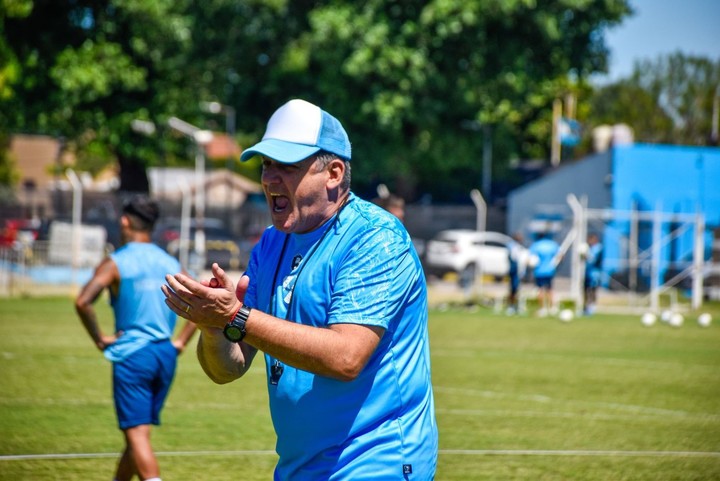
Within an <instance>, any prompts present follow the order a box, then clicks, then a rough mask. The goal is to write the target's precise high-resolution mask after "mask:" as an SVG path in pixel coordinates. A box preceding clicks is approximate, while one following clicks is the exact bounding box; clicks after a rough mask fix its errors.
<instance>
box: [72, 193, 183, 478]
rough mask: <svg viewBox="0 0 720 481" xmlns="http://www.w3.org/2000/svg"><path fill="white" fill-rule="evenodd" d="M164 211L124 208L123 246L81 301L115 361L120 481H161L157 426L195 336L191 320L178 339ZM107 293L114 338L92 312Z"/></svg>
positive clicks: (99, 342)
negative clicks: (158, 225) (161, 223)
mask: <svg viewBox="0 0 720 481" xmlns="http://www.w3.org/2000/svg"><path fill="white" fill-rule="evenodd" d="M159 212H160V211H159V208H158V206H157V204H156V203H155V202H154V201H152V200H150V199H149V198H147V197H146V196H143V195H139V196H135V197H133V198H131V199H130V200H129V201H128V202H126V203H125V205H124V207H123V212H122V216H121V217H120V232H121V236H122V241H123V245H122V247H120V248H119V249H118V250H117V251H115V252H114V253H113V254H111V255H110V256H108V257H107V258H105V259H104V260H103V261H102V262H101V263H100V264H99V265H98V267H97V268H96V269H95V273H94V274H93V277H92V279H90V281H88V283H87V284H86V285H85V286H84V287H83V289H82V290H81V292H80V294H79V295H78V297H77V299H76V300H75V309H76V311H77V313H78V315H79V316H80V319H81V320H82V323H83V325H84V326H85V329H86V330H87V332H88V334H90V337H91V338H92V340H93V341H94V342H95V345H96V346H97V347H98V349H100V350H101V351H103V353H104V354H105V357H106V358H107V359H108V360H110V361H112V363H113V397H114V400H115V411H116V413H117V418H118V424H119V426H120V429H121V430H122V432H123V435H124V436H125V450H124V451H123V454H122V456H121V457H120V461H119V462H118V466H117V471H116V473H115V479H116V480H117V481H129V480H130V479H132V478H133V477H134V476H135V475H137V476H139V477H140V479H142V480H145V481H152V480H154V481H159V480H160V467H159V465H158V462H157V459H156V457H155V453H154V451H153V448H152V445H151V444H150V427H151V425H152V424H160V411H161V410H162V407H163V404H164V403H165V399H166V397H167V395H168V392H169V390H170V386H171V384H172V381H173V377H174V375H175V367H176V364H177V356H178V354H179V353H180V352H182V351H183V349H184V348H185V346H186V345H187V343H188V342H189V341H190V339H191V337H192V335H193V333H194V332H195V325H194V324H193V323H192V322H188V323H186V324H185V326H184V327H183V329H182V330H181V332H180V333H179V335H178V337H177V339H176V340H175V341H172V340H171V338H172V336H173V331H174V329H175V321H176V320H177V316H176V315H175V314H174V313H173V312H171V311H170V310H169V309H168V308H167V306H166V305H165V302H164V301H165V298H164V296H163V293H162V291H161V289H160V287H161V286H162V284H163V283H164V281H165V275H166V274H169V273H172V274H174V273H177V272H180V271H181V267H180V263H179V262H178V261H177V259H175V258H174V257H172V256H170V255H169V254H168V253H167V252H165V251H164V250H162V249H161V248H160V247H158V246H156V245H154V244H152V243H151V241H150V235H151V233H152V230H153V226H154V224H155V222H156V221H157V219H158V216H159ZM106 288H107V289H108V290H109V292H110V302H111V304H112V308H113V311H114V313H115V330H114V332H113V334H110V335H106V334H103V332H102V330H101V329H100V325H99V324H98V321H97V315H96V313H95V309H94V308H93V303H94V302H95V301H97V300H98V299H99V297H100V294H101V293H102V292H103V291H104V290H105V289H106Z"/></svg>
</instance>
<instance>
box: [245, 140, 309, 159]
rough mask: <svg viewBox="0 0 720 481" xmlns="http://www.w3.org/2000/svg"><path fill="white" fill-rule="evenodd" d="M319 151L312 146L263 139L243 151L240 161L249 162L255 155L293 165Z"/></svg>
mask: <svg viewBox="0 0 720 481" xmlns="http://www.w3.org/2000/svg"><path fill="white" fill-rule="evenodd" d="M319 151H320V147H316V146H314V145H303V144H295V143H293V142H285V141H284V140H277V139H265V140H263V141H261V142H259V143H257V144H255V145H253V146H252V147H250V148H249V149H246V150H244V151H243V153H242V155H241V156H240V160H242V161H243V162H244V161H246V160H250V159H251V158H253V157H254V156H256V155H264V156H265V157H269V158H271V159H273V160H276V161H278V162H281V163H283V164H294V163H295V162H300V161H301V160H305V159H307V158H308V157H310V156H311V155H314V154H316V153H317V152H319Z"/></svg>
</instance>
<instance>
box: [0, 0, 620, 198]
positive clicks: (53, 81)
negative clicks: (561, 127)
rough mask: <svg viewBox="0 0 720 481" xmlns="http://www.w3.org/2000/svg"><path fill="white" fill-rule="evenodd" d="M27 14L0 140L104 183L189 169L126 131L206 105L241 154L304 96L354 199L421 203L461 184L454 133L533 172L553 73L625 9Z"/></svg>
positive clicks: (510, 1)
mask: <svg viewBox="0 0 720 481" xmlns="http://www.w3.org/2000/svg"><path fill="white" fill-rule="evenodd" d="M6 1H7V0H6ZM31 4H32V6H33V8H32V11H31V12H30V13H29V14H27V15H25V16H22V17H20V16H19V17H18V18H10V17H8V18H5V19H4V20H5V21H4V24H5V32H4V33H5V36H6V38H7V40H8V42H7V44H6V45H10V46H12V51H9V50H8V51H7V52H3V50H2V48H0V59H2V57H3V56H4V57H7V58H10V57H11V56H12V57H13V58H15V59H16V61H12V62H9V61H6V62H3V63H0V72H5V73H4V74H0V92H3V91H5V92H12V95H11V94H9V93H6V94H5V98H4V99H0V103H2V105H0V107H2V109H0V111H1V112H2V113H1V114H0V125H4V126H7V128H9V129H10V130H22V131H28V132H37V133H46V134H56V135H62V136H64V137H66V138H67V139H68V140H69V144H72V145H75V146H76V148H77V150H78V153H79V155H80V156H81V157H83V156H85V157H87V155H91V154H87V155H86V154H84V152H85V151H86V150H91V151H93V152H106V155H107V159H106V161H117V162H119V163H120V166H121V168H122V167H123V166H126V165H131V164H134V163H135V164H137V163H141V164H144V165H158V164H161V163H164V164H166V165H171V164H176V163H178V162H181V161H184V162H190V161H191V160H190V159H191V156H189V155H187V149H186V147H187V141H186V140H180V139H178V138H177V137H174V136H172V135H171V134H170V133H169V132H167V131H165V130H166V129H162V128H161V129H160V130H159V131H158V135H157V137H156V138H155V139H152V140H147V139H146V140H141V139H140V138H139V135H138V134H136V133H133V132H132V131H131V129H130V122H131V121H132V120H133V119H135V118H138V119H145V120H151V121H153V122H155V123H156V124H157V125H158V126H160V127H162V126H165V125H166V121H167V119H168V118H169V117H170V116H177V117H180V118H182V119H183V120H186V121H188V122H190V123H193V124H195V125H200V126H203V127H205V126H208V127H210V128H218V127H219V126H218V121H217V119H214V118H213V117H212V116H210V115H208V114H206V113H203V112H202V111H201V110H200V109H199V102H200V101H210V100H217V101H220V102H221V103H223V104H226V105H230V106H233V107H234V108H235V109H236V111H237V112H238V113H239V116H238V119H237V127H238V131H240V132H244V133H245V135H246V137H245V138H247V136H248V135H249V136H252V137H254V139H257V138H258V137H259V136H260V135H261V133H262V130H263V128H264V126H265V122H266V120H267V118H268V116H269V115H270V113H271V112H272V111H273V110H274V109H275V108H276V107H277V106H279V105H280V104H281V103H283V102H284V101H286V100H288V99H289V98H292V97H304V98H307V99H308V100H310V101H314V102H315V103H317V104H319V105H321V106H323V107H324V108H326V109H327V110H328V111H330V112H332V113H333V114H334V115H336V116H337V117H338V118H340V119H341V120H342V121H343V123H344V124H345V125H346V127H347V129H348V130H349V132H350V134H351V139H352V141H353V147H354V152H355V154H354V156H355V157H356V159H359V160H360V161H359V162H357V163H356V164H355V165H354V184H355V186H356V189H358V190H359V191H368V190H369V189H372V188H373V187H374V184H376V183H377V182H384V183H387V184H389V185H390V186H391V188H394V190H398V189H400V190H402V192H401V193H402V194H403V195H405V196H406V197H408V198H413V197H416V196H419V195H420V194H422V193H426V192H427V193H431V194H432V195H433V196H434V197H435V198H436V199H437V200H449V199H450V198H452V197H453V196H455V195H457V192H463V195H464V196H467V193H468V192H469V191H470V190H471V189H472V188H474V187H476V186H477V185H478V181H479V179H480V170H481V169H480V162H478V159H479V157H480V155H481V154H480V153H481V152H482V140H481V139H479V138H478V136H477V135H476V134H475V133H474V132H473V131H469V130H466V129H464V128H463V127H462V125H463V123H464V122H468V121H477V122H480V123H482V124H484V125H491V126H492V127H493V128H492V132H493V139H492V140H493V146H494V152H493V153H494V156H493V158H494V159H495V163H496V164H498V168H497V169H495V172H497V173H498V174H499V175H500V176H501V177H502V176H504V175H505V173H506V172H507V171H508V169H507V168H506V167H507V165H509V163H510V162H511V161H512V160H515V159H518V158H525V157H529V156H532V157H545V158H546V157H547V150H548V145H549V142H548V127H547V125H548V121H549V115H550V105H551V104H552V100H553V99H554V98H556V97H557V96H558V95H562V94H564V93H565V91H566V90H565V89H566V87H565V85H566V84H567V78H568V77H569V76H571V77H572V78H575V79H578V81H579V83H580V84H581V83H582V81H583V79H584V78H586V77H587V76H588V75H590V74H592V73H594V72H598V71H602V70H603V69H604V68H605V66H606V53H607V52H606V50H605V45H604V42H603V38H602V32H603V29H605V28H607V27H609V26H612V25H614V24H617V23H619V22H620V21H621V20H622V19H623V18H624V17H625V16H626V15H627V14H628V13H629V11H630V10H629V7H628V2H627V1H626V0H618V1H612V2H590V1H587V0H553V1H551V2H536V1H535V0H491V1H480V0H472V1H468V0H462V1H461V0H435V1H429V2H428V1H420V0H408V1H402V2H400V1H391V0H370V1H367V2H356V1H350V0H341V1H332V2H330V1H325V2H289V1H281V0H253V1H250V0H247V1H237V0H213V1H209V2H202V3H198V2H187V1H180V2H176V1H171V0H147V1H140V0H132V1H131V0H100V1H98V0H92V1H91V0H35V1H34V2H31ZM25 5H27V4H25ZM25 13H27V12H25ZM0 47H2V44H0ZM6 50H7V49H6ZM3 69H4V70H3ZM221 129H222V128H218V130H221ZM99 144H102V145H103V148H99V147H98V145H99ZM458 173H463V178H462V179H459V178H458V177H457V175H458Z"/></svg>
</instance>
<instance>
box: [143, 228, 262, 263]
mask: <svg viewBox="0 0 720 481" xmlns="http://www.w3.org/2000/svg"><path fill="white" fill-rule="evenodd" d="M197 227H198V223H197V220H196V219H190V225H189V236H188V244H187V246H188V253H189V255H190V256H192V255H193V253H194V251H195V233H196V232H197ZM180 228H181V222H180V219H175V218H170V219H165V220H161V221H160V222H159V223H158V224H157V225H156V226H155V230H154V231H153V242H155V243H156V244H157V245H159V246H160V247H162V248H163V249H165V250H166V251H167V252H168V253H169V254H171V255H173V256H175V257H179V256H180V247H181V245H180V241H181V239H180ZM203 231H204V233H205V254H206V255H205V266H204V267H205V268H206V269H209V268H210V267H211V266H212V264H213V263H214V262H217V263H218V264H219V265H220V267H222V268H224V269H233V270H236V269H241V268H244V267H245V266H246V265H247V259H248V254H249V253H248V252H247V250H245V249H243V248H242V247H241V243H240V242H239V241H238V240H237V239H236V236H234V235H233V234H232V233H231V232H230V231H228V230H227V229H226V228H225V226H224V224H223V222H222V220H220V219H215V218H206V219H204V222H203Z"/></svg>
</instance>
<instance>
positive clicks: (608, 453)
mask: <svg viewBox="0 0 720 481" xmlns="http://www.w3.org/2000/svg"><path fill="white" fill-rule="evenodd" d="M119 454H120V453H67V454H17V455H1V456H0V461H22V460H42V459H81V458H116V457H118V456H119ZM155 454H156V456H160V457H171V456H269V455H271V456H276V453H275V451H272V450H266V451H263V450H255V451H253V450H248V451H160V452H157V453H155ZM439 454H440V455H463V456H595V457H693V458H720V452H716V451H617V450H605V451H603V450H583V449H579V450H578V449H570V450H548V449H441V450H440V451H439Z"/></svg>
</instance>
